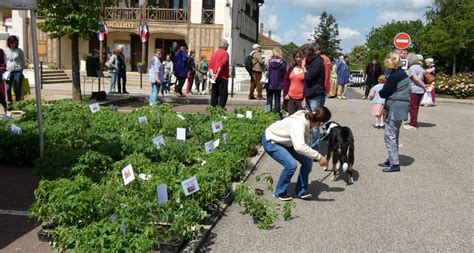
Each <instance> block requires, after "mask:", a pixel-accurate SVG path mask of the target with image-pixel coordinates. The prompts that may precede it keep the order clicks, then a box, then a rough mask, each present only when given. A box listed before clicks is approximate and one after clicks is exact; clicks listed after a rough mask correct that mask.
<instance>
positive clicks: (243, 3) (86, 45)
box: [3, 0, 264, 71]
mask: <svg viewBox="0 0 474 253" xmlns="http://www.w3.org/2000/svg"><path fill="white" fill-rule="evenodd" d="M263 3H264V0H122V1H117V3H116V4H114V5H113V6H109V7H106V8H105V11H104V13H103V14H102V15H103V20H104V21H105V22H106V24H107V27H108V30H109V34H108V37H107V38H106V40H105V41H104V42H103V43H104V44H103V48H104V51H107V52H110V51H111V49H113V48H115V47H117V46H118V45H123V46H124V49H125V52H124V54H125V57H126V60H127V65H128V71H136V70H137V64H139V63H147V62H148V60H149V59H150V58H151V57H152V55H153V50H154V49H155V48H161V49H163V50H164V53H165V54H171V55H172V54H173V50H175V49H176V48H177V47H179V46H181V45H185V46H187V47H188V48H189V50H194V51H196V57H199V56H201V55H206V56H207V58H208V59H210V56H211V54H212V53H213V52H214V51H215V50H217V48H218V44H219V41H220V40H221V39H224V38H225V39H227V40H228V41H229V43H230V46H229V54H230V56H231V64H234V65H235V64H243V63H244V58H245V56H246V55H247V54H248V53H249V52H250V51H251V50H252V45H253V44H254V43H256V42H257V41H258V24H259V7H260V6H261V5H262V4H263ZM3 16H4V17H5V16H6V17H8V16H9V14H4V15H3ZM15 17H16V21H17V22H13V23H14V24H15V25H16V24H17V23H18V26H21V27H18V28H16V27H13V28H12V31H13V34H15V35H17V36H19V37H20V41H23V43H22V42H20V47H21V46H23V47H24V48H25V52H26V54H27V56H28V58H29V59H32V58H33V57H32V49H31V43H28V36H29V34H30V32H29V29H30V28H29V26H28V23H29V18H28V12H26V11H12V14H11V15H10V17H8V18H15ZM144 20H146V21H148V30H149V37H148V41H147V42H146V43H142V42H141V40H140V36H139V30H138V27H139V24H140V22H141V21H144ZM3 21H4V23H5V19H4V20H3ZM38 22H42V20H41V17H39V19H38ZM15 25H14V26H15ZM15 29H16V30H15ZM5 30H6V29H5ZM99 43H100V42H99V41H98V39H97V36H92V38H91V39H90V40H89V41H81V42H80V45H79V53H80V55H87V54H91V53H94V52H96V51H97V50H98V49H99ZM38 50H39V55H40V60H41V61H43V62H44V63H52V64H56V65H57V66H59V67H61V68H65V69H70V68H71V54H70V52H71V41H70V39H69V38H68V37H67V36H65V37H63V38H61V39H54V40H52V39H49V38H48V37H47V34H45V33H43V32H42V31H40V30H38ZM143 51H144V52H143ZM143 58H144V59H143Z"/></svg>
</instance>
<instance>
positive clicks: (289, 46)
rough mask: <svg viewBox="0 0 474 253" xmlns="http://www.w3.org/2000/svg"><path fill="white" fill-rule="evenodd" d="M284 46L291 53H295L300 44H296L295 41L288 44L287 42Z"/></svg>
mask: <svg viewBox="0 0 474 253" xmlns="http://www.w3.org/2000/svg"><path fill="white" fill-rule="evenodd" d="M281 47H282V48H284V50H286V51H288V52H290V53H293V51H295V50H296V49H297V48H298V45H296V44H295V43H294V42H293V41H292V42H290V43H288V44H285V45H283V46H281Z"/></svg>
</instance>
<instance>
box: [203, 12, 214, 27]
mask: <svg viewBox="0 0 474 253" xmlns="http://www.w3.org/2000/svg"><path fill="white" fill-rule="evenodd" d="M201 23H203V24H214V9H203V10H202V21H201Z"/></svg>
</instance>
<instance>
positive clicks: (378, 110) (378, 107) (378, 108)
mask: <svg viewBox="0 0 474 253" xmlns="http://www.w3.org/2000/svg"><path fill="white" fill-rule="evenodd" d="M382 110H383V104H373V105H372V115H373V116H380V115H382Z"/></svg>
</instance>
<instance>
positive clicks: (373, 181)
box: [202, 89, 474, 252]
mask: <svg viewBox="0 0 474 253" xmlns="http://www.w3.org/2000/svg"><path fill="white" fill-rule="evenodd" d="M359 92H360V90H358V89H353V90H351V91H350V95H349V97H350V99H348V100H342V101H341V100H334V99H330V100H327V102H326V106H328V107H329V108H330V110H331V111H332V115H333V118H332V120H334V121H336V122H339V123H340V124H342V125H346V126H349V127H350V128H351V129H352V131H353V133H354V136H355V158H356V159H355V165H354V169H355V171H356V172H355V182H354V184H353V185H347V183H346V182H345V181H344V180H339V181H335V182H334V181H331V180H330V172H325V171H322V169H321V167H319V165H317V164H316V163H315V165H314V167H313V171H312V173H311V175H310V184H311V185H310V189H309V190H310V191H311V192H312V194H313V198H312V199H311V200H309V201H304V200H300V199H295V200H293V201H295V202H296V208H295V209H294V214H293V215H294V217H293V219H291V220H289V221H283V219H282V218H281V217H280V219H279V221H278V222H277V223H276V224H275V227H274V228H273V229H271V230H269V231H265V230H260V229H258V228H257V226H256V225H254V224H253V221H252V218H251V216H250V215H248V214H242V212H243V208H242V207H240V206H239V205H237V204H233V205H231V206H230V207H229V208H227V210H226V213H225V215H224V217H223V218H222V219H221V220H220V221H219V223H218V224H217V225H216V227H215V228H214V229H213V230H212V234H211V236H210V240H209V241H208V242H207V244H206V246H205V247H204V248H203V249H202V250H203V251H211V252H387V251H388V252H407V251H410V252H413V251H418V252H420V251H421V252H427V251H430V252H431V251H443V252H446V251H455V252H472V251H473V250H474V233H473V232H474V231H473V230H474V221H473V220H474V219H473V218H474V217H473V214H474V212H473V203H474V202H473V186H472V185H473V183H474V174H473V173H474V172H473V165H472V164H474V158H473V156H472V150H473V136H474V135H473V132H472V126H473V125H472V122H473V120H474V114H473V109H474V107H472V105H459V104H438V106H436V107H421V108H420V113H419V122H420V127H419V129H418V130H405V129H401V133H400V136H401V139H400V143H401V148H400V154H401V156H400V159H401V165H402V168H401V172H398V173H389V174H386V173H382V172H381V170H380V169H381V168H380V167H378V166H377V163H378V162H381V161H383V160H384V159H385V158H386V157H387V151H386V148H385V146H384V142H383V130H379V129H374V128H372V127H371V124H373V123H374V122H373V117H372V116H371V114H370V112H371V103H370V102H369V101H366V100H361V99H360V95H359ZM281 169H282V166H281V165H279V164H278V163H277V162H275V161H274V160H273V159H272V158H271V157H269V156H268V155H267V154H265V155H264V157H263V158H262V160H261V161H260V162H259V164H258V165H257V169H256V170H255V171H254V173H253V176H250V178H249V181H248V183H250V184H251V185H253V186H255V187H258V188H261V189H265V185H264V183H256V181H255V175H258V174H261V173H264V172H268V173H270V174H271V175H272V176H273V178H274V179H275V181H276V180H277V178H278V176H279V174H280V172H281ZM343 179H344V178H343ZM295 180H296V175H295V176H294V177H293V183H292V185H291V186H290V193H292V192H294V182H295ZM265 195H266V196H267V197H268V198H269V199H272V200H273V202H274V203H275V204H276V205H277V206H278V208H280V209H281V208H282V204H283V203H282V202H281V201H278V200H276V199H275V198H273V197H272V196H271V193H270V192H265Z"/></svg>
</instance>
